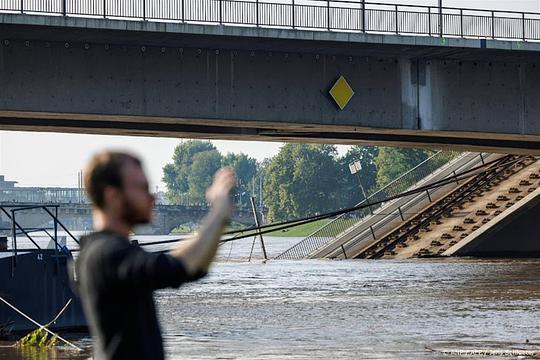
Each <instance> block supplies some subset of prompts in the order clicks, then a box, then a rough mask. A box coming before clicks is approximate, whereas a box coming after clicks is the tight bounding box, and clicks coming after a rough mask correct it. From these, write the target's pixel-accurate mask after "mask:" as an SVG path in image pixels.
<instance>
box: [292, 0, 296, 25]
mask: <svg viewBox="0 0 540 360" xmlns="http://www.w3.org/2000/svg"><path fill="white" fill-rule="evenodd" d="M295 7H296V4H295V3H294V0H292V28H293V29H295V28H296V11H295V10H296V9H295Z"/></svg>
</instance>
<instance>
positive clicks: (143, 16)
mask: <svg viewBox="0 0 540 360" xmlns="http://www.w3.org/2000/svg"><path fill="white" fill-rule="evenodd" d="M141 1H142V19H143V21H146V0H141Z"/></svg>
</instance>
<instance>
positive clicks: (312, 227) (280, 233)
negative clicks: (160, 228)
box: [173, 219, 358, 237]
mask: <svg viewBox="0 0 540 360" xmlns="http://www.w3.org/2000/svg"><path fill="white" fill-rule="evenodd" d="M330 221H332V220H331V219H323V220H318V221H315V222H312V223H309V224H303V225H299V226H295V227H291V228H288V229H284V230H276V231H272V232H270V233H267V234H264V236H276V237H306V236H309V235H311V234H313V233H314V232H315V231H317V230H319V229H320V228H321V227H323V226H324V225H326V224H328V223H329V222H330ZM356 221H358V220H356V219H351V220H350V222H351V225H352V224H353V223H354V222H356ZM242 228H246V225H243V224H240V223H234V222H233V223H232V224H231V225H230V226H229V227H227V229H226V231H232V230H240V229H242ZM266 230H268V229H266ZM190 232H192V230H191V229H190V228H189V227H178V228H176V229H175V230H174V232H173V233H174V234H187V233H190ZM252 233H253V235H255V233H254V232H252ZM249 234H250V233H249V232H246V233H244V234H243V235H249Z"/></svg>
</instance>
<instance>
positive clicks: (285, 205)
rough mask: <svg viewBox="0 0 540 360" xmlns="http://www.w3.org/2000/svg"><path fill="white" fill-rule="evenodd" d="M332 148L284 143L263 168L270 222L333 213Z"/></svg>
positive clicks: (335, 166) (334, 175)
mask: <svg viewBox="0 0 540 360" xmlns="http://www.w3.org/2000/svg"><path fill="white" fill-rule="evenodd" d="M336 156H337V151H336V148H335V146H333V145H305V144H286V145H284V146H283V147H281V149H280V151H279V153H278V154H277V155H276V156H275V157H274V158H272V160H271V161H270V163H269V164H268V166H267V167H266V169H265V175H266V179H265V180H266V181H265V186H264V189H265V191H264V200H265V201H264V203H265V205H266V206H267V207H268V216H269V217H270V219H271V220H286V219H290V218H296V217H300V216H306V215H312V214H316V213H322V212H325V211H330V210H334V209H335V208H336V206H337V204H336V201H337V196H336V194H337V191H338V187H337V186H336V185H337V182H338V180H337V178H338V177H339V175H340V174H339V165H338V162H337V160H336Z"/></svg>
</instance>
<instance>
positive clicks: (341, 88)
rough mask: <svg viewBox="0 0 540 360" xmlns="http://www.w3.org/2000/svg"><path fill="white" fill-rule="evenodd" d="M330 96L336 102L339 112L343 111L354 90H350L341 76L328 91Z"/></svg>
mask: <svg viewBox="0 0 540 360" xmlns="http://www.w3.org/2000/svg"><path fill="white" fill-rule="evenodd" d="M330 95H331V96H332V99H334V101H335V102H336V104H337V105H338V106H339V108H340V109H341V110H343V109H345V106H347V104H348V103H349V100H351V98H352V97H353V95H354V90H353V89H352V88H351V86H350V85H349V83H348V82H347V80H345V78H344V77H343V76H340V77H339V79H338V80H337V81H336V83H335V84H334V86H332V88H331V89H330Z"/></svg>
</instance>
